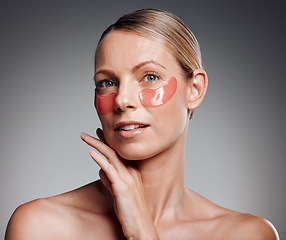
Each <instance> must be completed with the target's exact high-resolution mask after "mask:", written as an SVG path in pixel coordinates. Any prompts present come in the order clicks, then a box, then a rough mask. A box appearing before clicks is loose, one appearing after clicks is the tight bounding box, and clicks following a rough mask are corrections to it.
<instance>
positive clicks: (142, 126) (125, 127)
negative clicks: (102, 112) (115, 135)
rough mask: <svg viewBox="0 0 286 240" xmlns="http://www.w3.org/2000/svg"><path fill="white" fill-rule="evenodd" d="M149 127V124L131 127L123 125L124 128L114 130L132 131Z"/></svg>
mask: <svg viewBox="0 0 286 240" xmlns="http://www.w3.org/2000/svg"><path fill="white" fill-rule="evenodd" d="M148 126H149V125H147V124H129V125H122V126H118V127H116V128H115V129H114V130H115V131H121V130H122V131H132V130H135V129H138V128H146V127H148Z"/></svg>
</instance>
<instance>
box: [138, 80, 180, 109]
mask: <svg viewBox="0 0 286 240" xmlns="http://www.w3.org/2000/svg"><path fill="white" fill-rule="evenodd" d="M176 89H177V80H176V78H175V77H172V78H171V79H170V80H169V81H168V82H167V83H166V84H165V85H163V86H162V87H158V88H156V89H149V88H145V89H142V90H141V91H140V92H139V99H140V101H141V103H142V104H143V105H144V106H146V107H158V106H161V105H163V104H165V103H166V102H168V101H169V100H170V99H171V98H172V97H173V95H174V94H175V92H176Z"/></svg>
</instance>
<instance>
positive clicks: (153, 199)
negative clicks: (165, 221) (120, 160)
mask: <svg viewBox="0 0 286 240" xmlns="http://www.w3.org/2000/svg"><path fill="white" fill-rule="evenodd" d="M185 135H186V131H185V133H183V134H182V135H181V136H180V138H179V139H178V140H177V141H176V142H175V143H174V144H173V145H172V146H171V147H169V148H168V149H166V150H165V151H163V152H161V153H160V154H158V155H156V156H153V157H151V158H149V159H145V160H138V161H134V164H135V166H136V168H137V169H138V171H139V172H140V174H141V177H142V182H143V185H144V189H145V195H146V199H147V204H148V206H149V208H150V211H151V214H152V217H153V219H154V221H155V222H157V221H158V220H159V219H160V218H161V217H163V216H164V217H165V214H167V213H166V209H174V208H175V207H177V206H180V205H181V204H182V200H183V198H184V196H185V193H186V188H185V184H184V162H185V137H186V136H185Z"/></svg>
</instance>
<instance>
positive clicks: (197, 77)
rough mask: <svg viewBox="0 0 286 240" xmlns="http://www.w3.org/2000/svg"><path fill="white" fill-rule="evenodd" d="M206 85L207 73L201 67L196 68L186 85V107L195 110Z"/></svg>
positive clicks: (204, 92) (201, 99) (202, 96)
mask: <svg viewBox="0 0 286 240" xmlns="http://www.w3.org/2000/svg"><path fill="white" fill-rule="evenodd" d="M207 86H208V78H207V74H206V72H205V71H204V70H203V69H201V68H200V69H196V70H194V72H193V76H192V78H191V79H190V81H189V86H188V93H189V94H188V109H189V110H195V109H196V108H197V107H198V106H199V105H200V104H201V102H202V101H203V98H204V96H205V94H206V91H207Z"/></svg>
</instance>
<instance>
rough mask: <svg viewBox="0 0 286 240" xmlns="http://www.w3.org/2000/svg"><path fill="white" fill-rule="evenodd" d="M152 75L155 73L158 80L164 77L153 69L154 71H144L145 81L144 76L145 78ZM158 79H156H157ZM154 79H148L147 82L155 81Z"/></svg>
mask: <svg viewBox="0 0 286 240" xmlns="http://www.w3.org/2000/svg"><path fill="white" fill-rule="evenodd" d="M150 75H153V76H155V77H157V79H156V80H158V79H161V78H162V77H161V76H160V74H158V73H156V72H153V71H152V72H145V73H144V77H143V81H144V78H145V77H147V76H150ZM156 80H154V81H156ZM154 81H146V82H154Z"/></svg>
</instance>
